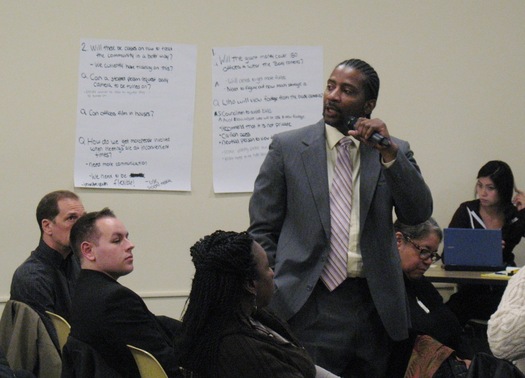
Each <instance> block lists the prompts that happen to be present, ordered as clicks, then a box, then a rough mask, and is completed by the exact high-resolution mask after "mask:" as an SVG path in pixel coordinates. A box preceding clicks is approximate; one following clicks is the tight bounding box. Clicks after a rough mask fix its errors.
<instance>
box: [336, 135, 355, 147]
mask: <svg viewBox="0 0 525 378" xmlns="http://www.w3.org/2000/svg"><path fill="white" fill-rule="evenodd" d="M353 143H354V141H353V140H352V138H350V137H349V136H347V137H344V138H341V139H340V140H339V142H337V147H339V148H347V147H349V146H351V145H352V144H353Z"/></svg>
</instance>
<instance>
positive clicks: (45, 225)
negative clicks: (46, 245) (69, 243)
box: [42, 219, 53, 235]
mask: <svg viewBox="0 0 525 378" xmlns="http://www.w3.org/2000/svg"><path fill="white" fill-rule="evenodd" d="M51 223H53V221H52V220H50V219H42V232H43V233H44V234H46V235H51V233H52V231H51V227H50V226H51Z"/></svg>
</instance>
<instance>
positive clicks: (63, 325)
mask: <svg viewBox="0 0 525 378" xmlns="http://www.w3.org/2000/svg"><path fill="white" fill-rule="evenodd" d="M46 314H47V315H48V316H49V318H50V319H51V321H52V322H53V325H54V326H55V330H56V331H57V336H58V344H59V346H60V350H62V349H63V348H64V344H65V343H66V341H67V337H68V336H69V332H70V331H71V326H70V325H69V323H68V322H67V320H66V319H64V318H63V317H61V316H60V315H58V314H55V313H53V312H51V311H46Z"/></svg>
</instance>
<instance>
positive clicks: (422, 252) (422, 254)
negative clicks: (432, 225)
mask: <svg viewBox="0 0 525 378" xmlns="http://www.w3.org/2000/svg"><path fill="white" fill-rule="evenodd" d="M403 238H404V239H405V240H406V241H407V242H409V243H410V244H412V245H413V246H414V247H415V248H416V249H417V250H418V251H419V258H420V259H421V260H426V259H428V258H429V257H430V258H431V259H432V262H436V261H438V260H439V259H440V258H441V256H440V255H439V253H437V251H431V250H429V249H426V248H423V247H421V246H420V245H418V244H416V243H414V242H413V241H412V239H410V236H408V235H403Z"/></svg>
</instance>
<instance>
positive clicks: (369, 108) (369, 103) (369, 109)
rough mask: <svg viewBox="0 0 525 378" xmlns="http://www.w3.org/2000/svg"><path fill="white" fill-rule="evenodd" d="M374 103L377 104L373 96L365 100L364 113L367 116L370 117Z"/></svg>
mask: <svg viewBox="0 0 525 378" xmlns="http://www.w3.org/2000/svg"><path fill="white" fill-rule="evenodd" d="M376 104H377V99H375V98H374V99H372V100H367V101H366V102H365V106H364V110H365V114H366V115H367V116H368V117H370V115H371V114H372V111H373V110H374V109H375V107H376Z"/></svg>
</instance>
